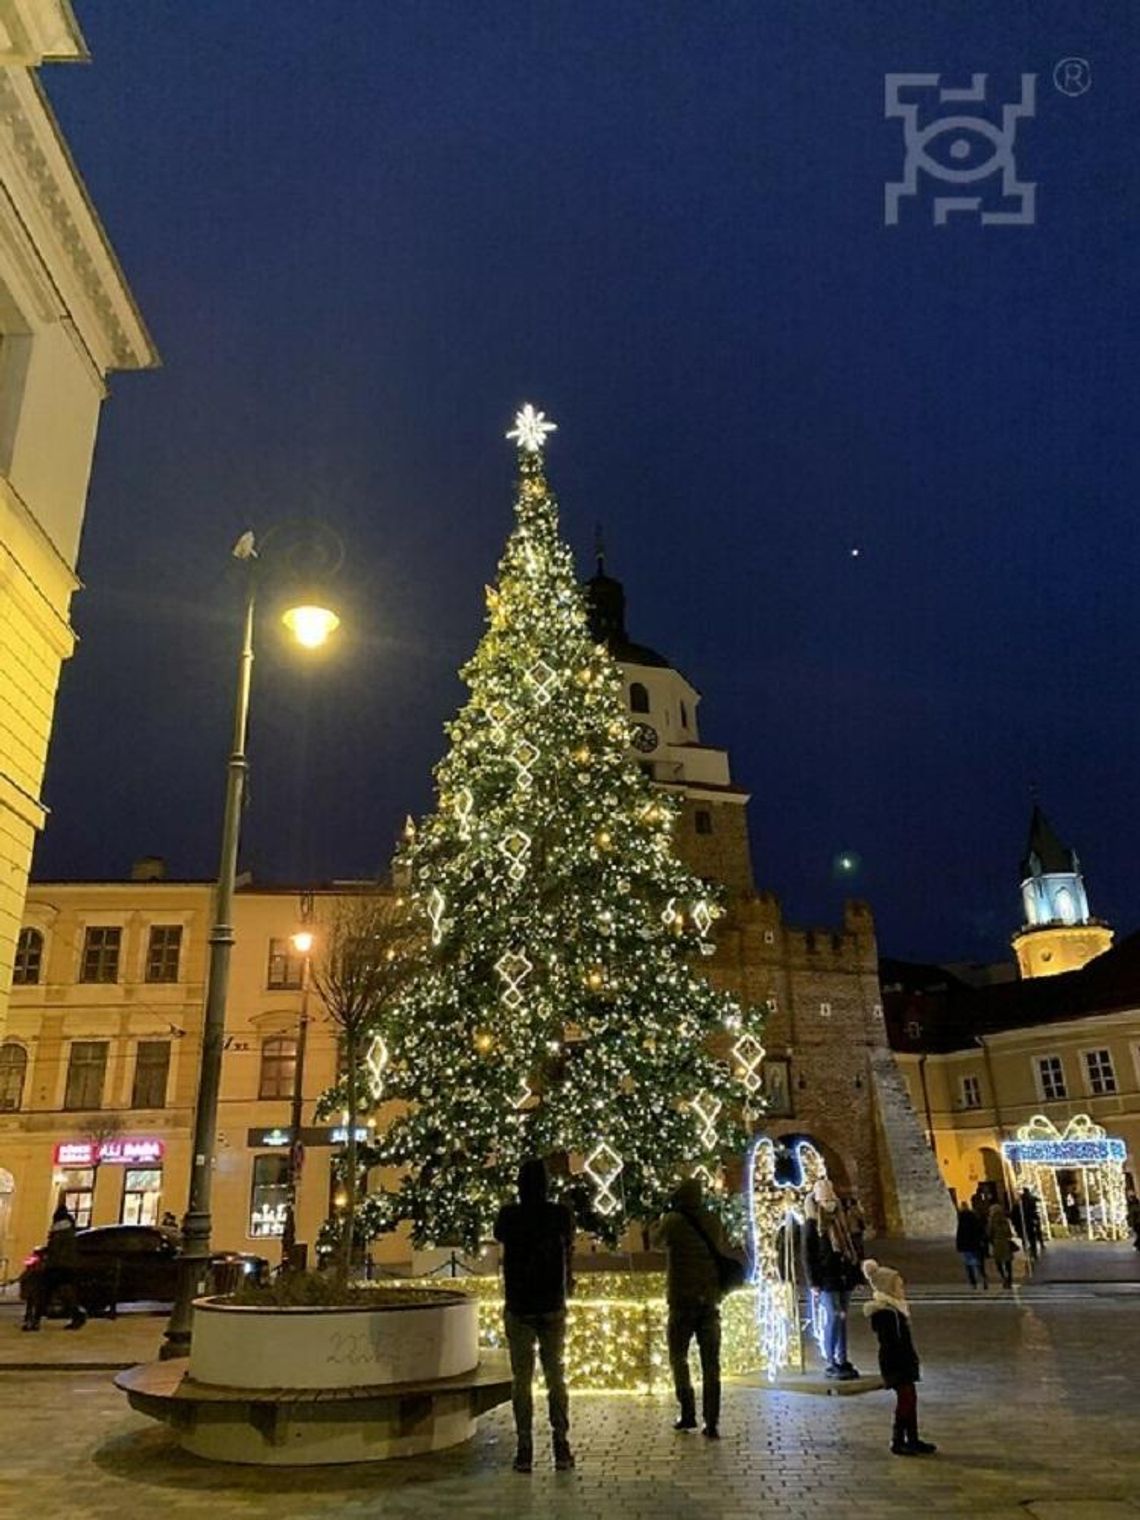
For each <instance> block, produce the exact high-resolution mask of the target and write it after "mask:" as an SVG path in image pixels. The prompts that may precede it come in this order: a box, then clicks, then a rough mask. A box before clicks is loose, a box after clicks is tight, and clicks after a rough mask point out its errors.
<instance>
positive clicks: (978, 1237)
mask: <svg viewBox="0 0 1140 1520" xmlns="http://www.w3.org/2000/svg"><path fill="white" fill-rule="evenodd" d="M988 1247H989V1238H988V1236H987V1235H986V1227H985V1225H984V1224H983V1223H982V1221H981V1220H980V1219H979V1218H978V1216H977V1214H976V1213H975V1212H974V1210H973V1209H969V1208H961V1209H959V1210H958V1233H957V1234H956V1235H955V1237H954V1249H955V1250H956V1251H957V1252H958V1255H959V1256H960V1257H961V1258H962V1263H963V1265H964V1266H965V1268H966V1276H967V1277H968V1278H969V1280H970V1287H971V1288H976V1287H977V1286H978V1280H979V1279H981V1284H982V1287H983V1288H988V1287H989V1281H988V1280H987V1278H986V1251H987V1249H988Z"/></svg>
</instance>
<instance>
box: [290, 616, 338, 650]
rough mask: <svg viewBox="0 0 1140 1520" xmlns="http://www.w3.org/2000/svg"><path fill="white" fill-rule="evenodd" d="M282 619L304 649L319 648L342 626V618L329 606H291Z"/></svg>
mask: <svg viewBox="0 0 1140 1520" xmlns="http://www.w3.org/2000/svg"><path fill="white" fill-rule="evenodd" d="M281 621H282V622H283V623H284V624H285V626H286V628H288V630H289V632H290V633H291V634H292V635H293V637H294V638H295V639H296V640H297V643H298V644H300V645H301V646H302V648H304V649H319V648H320V646H321V645H322V644H323V643H325V641H326V640H327V639H328V637H329V635H330V634H332V633H335V632H336V630H337V629H338V628H339V627H340V618H338V617H337V615H336V613H335V612H333V611H332V610H331V609H330V608H328V607H313V606H303V607H290V608H289V609H288V611H287V612H285V613H283V614H282V617H281Z"/></svg>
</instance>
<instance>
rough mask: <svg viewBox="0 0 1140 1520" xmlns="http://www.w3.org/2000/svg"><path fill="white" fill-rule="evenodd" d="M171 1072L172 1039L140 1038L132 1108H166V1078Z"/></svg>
mask: <svg viewBox="0 0 1140 1520" xmlns="http://www.w3.org/2000/svg"><path fill="white" fill-rule="evenodd" d="M169 1072H170V1041H169V1040H140V1041H139V1044H138V1052H137V1054H136V1056H135V1082H134V1087H133V1088H132V1089H131V1107H132V1108H165V1107H166V1079H167V1076H168V1074H169Z"/></svg>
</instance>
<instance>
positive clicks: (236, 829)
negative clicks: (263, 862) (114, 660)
mask: <svg viewBox="0 0 1140 1520" xmlns="http://www.w3.org/2000/svg"><path fill="white" fill-rule="evenodd" d="M271 531H272V530H271ZM269 536H270V535H268V534H267V535H266V537H265V540H264V541H263V542H265V543H268V540H269ZM233 556H234V558H235V559H237V560H240V561H241V562H242V563H243V565H244V566H245V570H246V584H245V610H244V615H243V618H242V642H241V653H240V655H239V656H238V676H237V697H236V700H235V702H234V722H233V744H232V747H231V749H230V757H229V760H228V762H227V765H226V801H225V809H224V811H223V814H222V848H221V860H220V864H219V866H218V884H217V888H216V889H215V894H214V925H213V927H212V928H211V930H210V935H209V941H208V943H209V946H210V951H209V965H208V971H207V976H206V1006H205V1012H204V1014H203V1019H202V1056H201V1062H200V1065H199V1069H198V1101H197V1105H196V1107H195V1110H194V1139H193V1145H192V1149H191V1154H190V1188H189V1195H188V1201H187V1205H186V1214H185V1217H184V1219H183V1221H182V1255H181V1259H180V1263H179V1273H178V1294H177V1297H176V1298H175V1301H174V1308H173V1309H172V1310H171V1314H170V1320H169V1322H168V1323H167V1326H166V1334H165V1338H164V1340H163V1343H162V1348H161V1350H160V1352H159V1355H160V1356H161V1357H162V1358H163V1359H164V1360H166V1359H168V1358H170V1357H175V1356H185V1355H187V1354H188V1352H189V1350H190V1335H191V1325H192V1320H193V1313H194V1309H193V1305H194V1299H195V1298H197V1297H198V1296H199V1295H200V1294H201V1293H202V1292H204V1291H205V1287H206V1273H207V1269H208V1267H209V1261H210V1231H211V1218H210V1191H211V1185H212V1183H213V1174H214V1151H215V1148H216V1146H217V1129H218V1092H219V1088H220V1085H221V1075H222V1046H223V1042H224V1040H225V1024H226V993H227V990H228V986H229V975H230V951H231V949H232V948H233V943H234V931H233V924H232V922H231V920H232V918H233V899H234V887H235V881H236V877H237V857H238V839H239V835H240V833H241V813H242V799H243V796H244V793H245V778H246V772H247V771H248V769H249V762H248V760H247V758H246V735H247V733H248V729H249V696H250V687H251V684H252V680H253V622H254V610H255V607H256V604H257V582H258V570H259V567H260V558H259V555H258V549H257V542H256V540H255V538H254V535H253V534H252V533H243V534H242V536H241V538H239V539H238V541H237V543H236V544H235V545H234V548H233ZM302 613H304V616H302ZM282 620H283V621H284V623H285V625H286V627H288V628H289V629H290V631H291V632H292V633H293V634H294V636H295V637H296V638H297V641H298V642H299V643H300V644H301V645H302V646H304V647H306V648H309V649H314V648H316V647H318V646H319V645H320V644H323V643H324V642H325V640H326V639H327V638H328V636H329V635H330V634H331V633H332V632H333V631H334V630H335V629H336V627H337V626H338V624H339V622H340V619H339V618H338V617H337V615H336V613H335V612H331V611H329V610H327V609H325V608H320V607H318V606H316V605H315V604H308V605H306V606H305V607H304V608H303V609H302V608H300V607H297V608H290V609H289V611H288V612H286V613H285V614H284V617H283V619H282Z"/></svg>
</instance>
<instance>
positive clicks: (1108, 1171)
mask: <svg viewBox="0 0 1140 1520" xmlns="http://www.w3.org/2000/svg"><path fill="white" fill-rule="evenodd" d="M1001 1153H1002V1157H1003V1159H1004V1161H1005V1163H1006V1165H1007V1166H1008V1167H1009V1169H1010V1171H1011V1172H1012V1173H1013V1179H1014V1183H1015V1185H1016V1186H1017V1188H1019V1189H1020V1188H1023V1187H1027V1188H1028V1189H1029V1190H1030V1192H1032V1193H1035V1194H1036V1195H1037V1197H1038V1198H1040V1199H1041V1201H1042V1204H1043V1208H1042V1211H1041V1212H1042V1215H1043V1223H1044V1227H1045V1234H1046V1236H1047V1237H1048V1238H1049V1239H1052V1238H1053V1236H1054V1234H1062V1233H1063V1234H1065V1235H1068V1234H1070V1233H1071V1229H1072V1226H1071V1225H1070V1224H1069V1221H1068V1218H1067V1214H1066V1210H1065V1202H1064V1198H1063V1197H1062V1194H1061V1183H1060V1178H1059V1176H1058V1173H1059V1172H1073V1173H1076V1174H1077V1176H1078V1178H1079V1193H1080V1196H1079V1199H1078V1202H1079V1203H1080V1205H1081V1206H1082V1207H1083V1209H1084V1219H1085V1232H1086V1234H1087V1235H1088V1238H1089V1239H1090V1240H1127V1239H1128V1235H1129V1229H1128V1204H1127V1198H1126V1193H1125V1186H1124V1162H1125V1157H1126V1151H1125V1145H1124V1141H1123V1140H1120V1139H1118V1138H1117V1137H1116V1136H1115V1135H1110V1134H1109V1133H1108V1131H1107V1130H1106V1129H1104V1127H1103V1126H1102V1125H1100V1124H1097V1123H1096V1122H1095V1121H1094V1120H1093V1119H1092V1118H1090V1116H1089V1115H1088V1114H1075V1115H1074V1116H1073V1118H1071V1119H1070V1120H1069V1122H1068V1123H1067V1124H1066V1125H1065V1128H1064V1130H1059V1129H1058V1128H1057V1126H1056V1125H1055V1124H1054V1123H1053V1121H1052V1120H1051V1119H1049V1118H1047V1117H1046V1115H1045V1114H1034V1115H1033V1118H1032V1119H1030V1120H1029V1122H1028V1124H1023V1125H1022V1126H1021V1128H1020V1129H1019V1130H1018V1131H1017V1137H1016V1139H1014V1140H1003V1141H1002V1144H1001Z"/></svg>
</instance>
